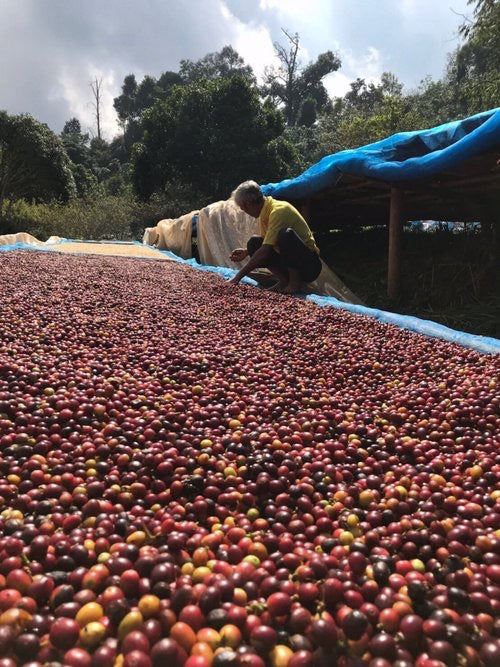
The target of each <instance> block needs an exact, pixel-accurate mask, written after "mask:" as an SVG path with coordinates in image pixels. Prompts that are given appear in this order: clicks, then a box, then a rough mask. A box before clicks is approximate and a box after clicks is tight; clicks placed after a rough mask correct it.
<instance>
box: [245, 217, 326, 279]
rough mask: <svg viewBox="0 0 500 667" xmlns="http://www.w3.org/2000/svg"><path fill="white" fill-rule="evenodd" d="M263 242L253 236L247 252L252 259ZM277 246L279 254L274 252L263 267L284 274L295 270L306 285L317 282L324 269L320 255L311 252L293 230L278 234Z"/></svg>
mask: <svg viewBox="0 0 500 667" xmlns="http://www.w3.org/2000/svg"><path fill="white" fill-rule="evenodd" d="M263 241H264V239H263V238H262V236H252V238H250V239H249V240H248V243H247V250H248V254H249V255H250V257H251V256H252V255H253V254H254V253H255V252H256V251H257V250H258V249H259V248H260V247H261V245H262V243H263ZM276 245H277V246H278V249H279V252H276V251H275V250H273V251H272V254H271V256H270V257H269V259H268V260H267V262H266V263H265V264H263V265H262V266H263V267H265V268H267V269H273V268H274V269H279V270H281V271H283V272H286V271H287V270H288V269H294V270H295V271H298V272H299V276H300V278H301V280H302V281H303V282H305V283H311V282H313V280H316V278H317V277H318V276H319V274H320V273H321V268H322V267H321V260H320V258H319V255H317V254H316V253H315V252H314V251H312V250H310V249H309V248H308V247H307V246H306V244H305V243H304V242H303V241H302V239H301V238H300V237H299V236H298V235H297V234H296V233H295V232H294V231H293V229H290V228H288V229H282V230H281V231H280V233H279V234H278V240H277V244H276Z"/></svg>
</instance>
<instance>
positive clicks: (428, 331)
mask: <svg viewBox="0 0 500 667" xmlns="http://www.w3.org/2000/svg"><path fill="white" fill-rule="evenodd" d="M72 242H74V241H71V240H70V239H64V240H61V241H59V243H72ZM78 243H82V241H78ZM125 243H128V242H125ZM131 243H132V244H133V245H137V246H143V244H142V243H139V242H138V241H133V242H131ZM9 250H34V251H38V252H39V251H42V252H52V251H51V250H50V249H49V248H47V247H45V248H44V247H41V246H33V245H28V244H25V243H16V244H14V245H5V246H1V245H0V252H2V251H9ZM158 252H160V253H161V254H162V255H166V256H167V257H169V258H170V259H173V260H175V261H176V262H181V263H182V264H187V265H188V266H191V267H193V268H194V269H199V270H201V271H210V272H212V273H217V274H218V275H219V276H221V277H222V278H225V279H226V280H228V279H230V278H232V277H233V276H234V275H235V274H236V273H237V271H235V270H234V269H228V268H225V267H221V266H205V265H200V264H198V263H197V262H196V260H194V259H181V258H180V257H178V256H177V255H174V253H172V252H169V251H168V250H158ZM75 254H81V253H75ZM138 259H141V260H146V261H151V259H154V258H146V257H141V258H138ZM243 281H244V282H245V283H247V284H249V285H254V286H256V285H257V283H256V282H255V280H252V279H251V278H248V277H247V278H243ZM303 298H305V299H307V300H308V301H312V302H313V303H316V304H317V305H319V306H330V307H333V308H340V309H341V310H348V311H350V312H351V313H356V314H357V315H366V316H368V317H372V318H374V319H376V320H378V321H379V322H384V323H386V324H394V325H396V326H398V327H401V328H402V329H407V330H408V331H413V332H414V333H418V334H421V335H423V336H430V337H431V338H439V339H440V340H444V341H447V342H449V343H457V344H458V345H462V346H463V347H468V348H471V349H473V350H477V351H478V352H482V353H484V354H500V340H498V339H497V338H490V337H488V336H475V335H474V334H468V333H465V332H464V331H456V330H455V329H450V328H449V327H446V326H444V325H442V324H437V323H436V322H432V321H430V320H421V319H419V318H418V317H412V316H410V315H399V314H398V313H390V312H387V311H384V310H378V309H376V308H367V307H366V306H359V305H357V304H353V303H344V302H343V301H339V300H338V299H335V298H334V297H327V296H318V295H316V294H310V295H308V296H305V297H303Z"/></svg>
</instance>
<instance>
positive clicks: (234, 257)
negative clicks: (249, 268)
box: [230, 248, 248, 262]
mask: <svg viewBox="0 0 500 667" xmlns="http://www.w3.org/2000/svg"><path fill="white" fill-rule="evenodd" d="M245 257H248V251H247V250H246V248H236V249H235V250H233V252H232V253H231V258H230V259H231V261H232V262H242V261H243V260H244V259H245Z"/></svg>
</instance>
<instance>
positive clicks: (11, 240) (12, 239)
mask: <svg viewBox="0 0 500 667" xmlns="http://www.w3.org/2000/svg"><path fill="white" fill-rule="evenodd" d="M60 240H61V238H60V237H59V236H51V237H50V239H48V241H39V240H38V239H37V238H36V237H35V236H32V235H31V234H28V233H27V232H17V234H2V235H0V245H15V244H16V243H26V245H50V244H52V243H57V242H58V241H60Z"/></svg>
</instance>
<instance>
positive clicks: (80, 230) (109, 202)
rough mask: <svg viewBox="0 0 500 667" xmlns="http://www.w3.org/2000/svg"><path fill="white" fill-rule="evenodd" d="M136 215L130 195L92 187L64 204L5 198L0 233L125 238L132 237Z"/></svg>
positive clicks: (93, 238) (43, 237)
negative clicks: (113, 194) (106, 191)
mask: <svg viewBox="0 0 500 667" xmlns="http://www.w3.org/2000/svg"><path fill="white" fill-rule="evenodd" d="M136 218H137V204H136V201H135V199H134V198H133V196H132V195H130V194H128V193H126V194H122V195H120V196H112V195H107V194H104V193H102V192H96V191H94V192H92V193H91V194H90V195H89V196H87V197H85V198H83V199H73V200H71V201H70V202H68V203H67V204H61V203H57V202H55V203H51V204H30V203H27V202H25V201H23V200H18V201H15V202H9V204H8V206H6V211H5V214H4V217H3V220H2V221H1V226H0V233H2V234H8V233H16V232H28V233H29V234H32V235H33V236H36V237H37V238H38V239H40V240H42V241H45V240H47V239H48V238H49V237H50V236H62V237H64V238H75V239H91V240H100V239H119V240H128V239H131V238H132V231H131V229H132V225H133V223H134V221H135V220H136Z"/></svg>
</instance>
